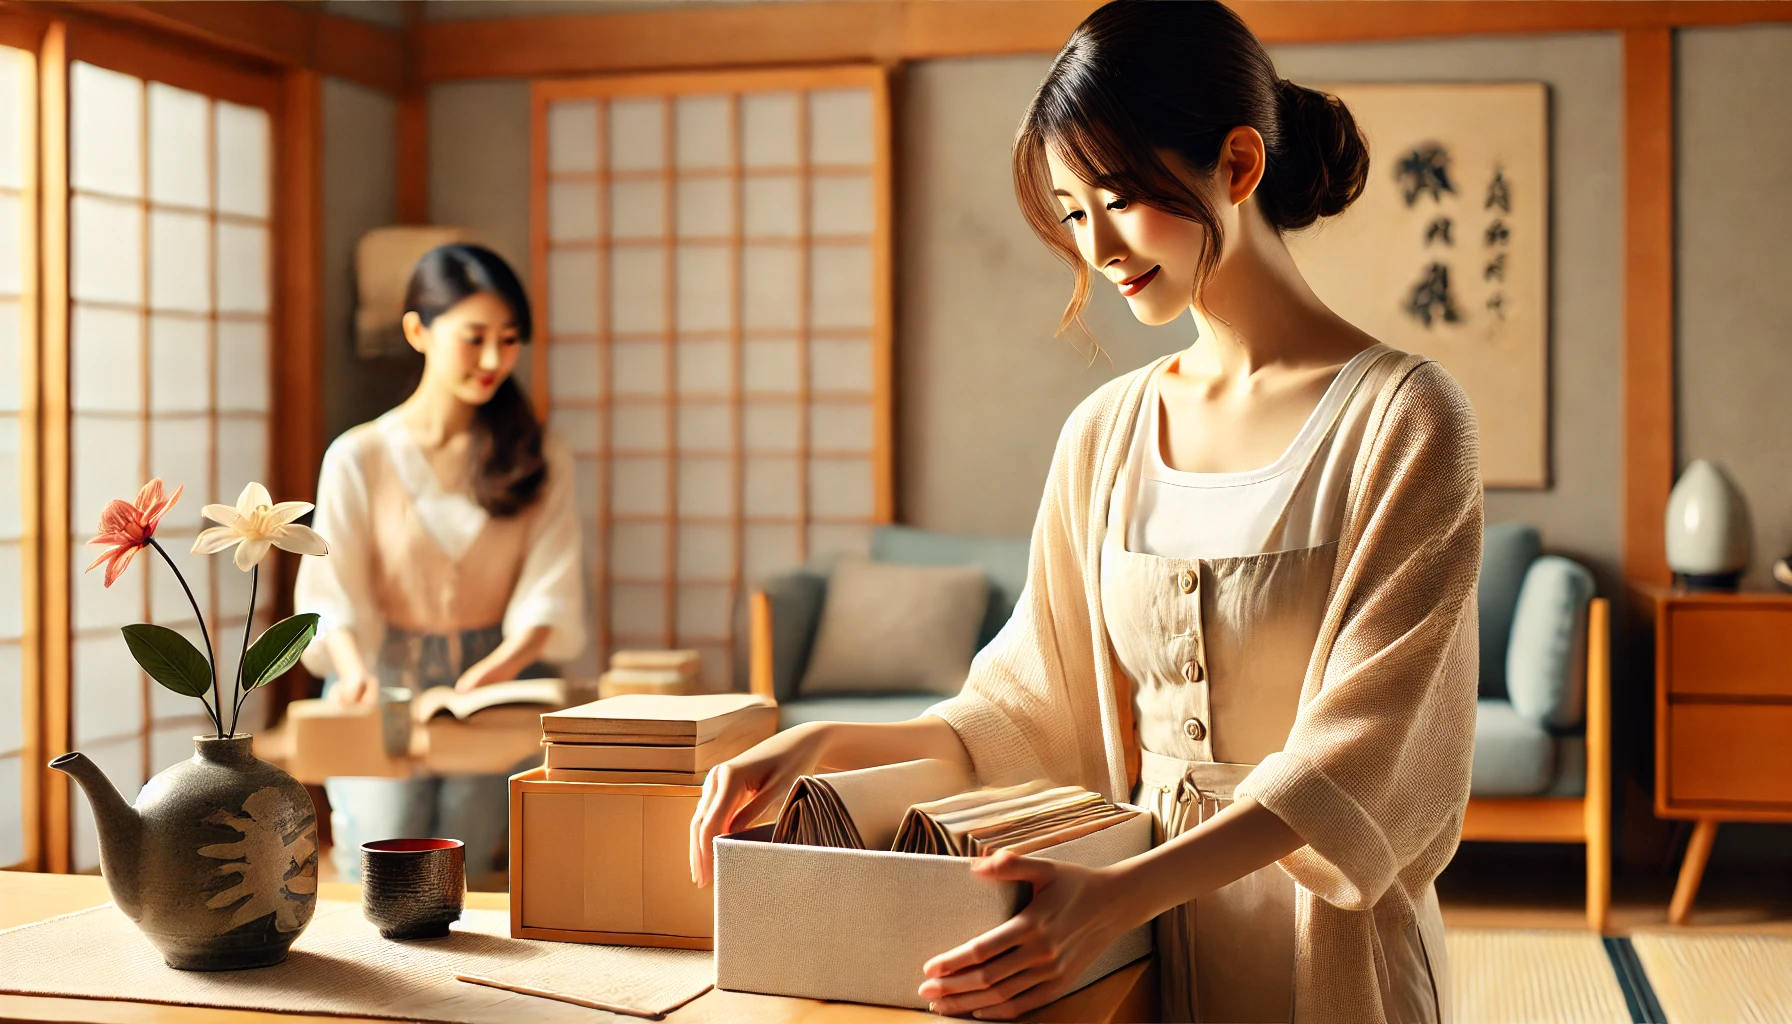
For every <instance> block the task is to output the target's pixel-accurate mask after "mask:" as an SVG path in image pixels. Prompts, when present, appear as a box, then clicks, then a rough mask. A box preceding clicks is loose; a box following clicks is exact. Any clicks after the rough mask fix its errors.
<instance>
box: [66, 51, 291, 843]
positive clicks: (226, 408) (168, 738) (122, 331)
mask: <svg viewBox="0 0 1792 1024" xmlns="http://www.w3.org/2000/svg"><path fill="white" fill-rule="evenodd" d="M270 136H271V124H270V116H269V112H268V110H266V109H262V108H260V107H255V106H244V105H241V104H237V103H231V102H225V101H223V100H219V99H215V98H213V97H211V96H208V95H205V94H203V93H200V92H195V91H191V90H187V89H178V88H174V87H172V86H169V85H166V84H163V83H161V82H154V81H145V80H143V79H140V78H137V77H134V76H131V75H127V74H123V73H120V72H117V71H112V70H107V69H105V68H101V67H96V66H94V65H91V64H85V63H80V62H76V63H74V64H72V65H71V67H70V71H69V146H70V152H69V184H70V210H69V218H70V220H69V223H70V237H69V274H70V296H71V300H72V301H71V308H70V313H69V316H70V327H69V350H70V354H69V362H70V368H69V373H70V395H69V399H70V402H69V405H70V409H71V410H72V416H71V423H70V479H71V481H72V486H71V490H72V494H71V496H70V505H69V508H70V515H71V519H72V521H71V523H70V528H71V529H72V530H73V532H74V537H75V539H76V541H77V542H85V541H86V540H87V539H88V538H90V537H92V536H93V532H94V528H95V526H96V525H97V524H98V521H99V514H100V510H101V509H102V508H103V507H104V506H105V504H106V502H107V501H108V500H109V499H111V498H125V499H127V500H129V499H130V498H132V497H134V496H135V493H136V488H137V487H138V486H139V485H140V484H142V483H143V482H144V481H146V480H148V479H149V478H151V477H156V476H159V477H162V478H163V479H164V480H165V481H167V483H168V485H169V486H170V487H173V486H174V485H175V484H184V485H185V486H186V492H185V494H184V496H183V497H182V498H181V500H180V503H179V504H178V505H177V506H176V507H175V509H174V511H173V512H172V513H170V514H169V516H168V518H167V519H165V520H164V521H163V524H162V527H161V529H160V530H159V531H158V536H159V538H160V539H162V540H163V543H164V545H165V546H166V547H167V548H168V550H169V553H170V554H172V555H174V557H175V559H176V561H177V563H178V564H180V566H181V570H182V572H183V573H185V574H186V575H187V579H188V582H189V583H190V584H192V587H193V590H194V594H195V596H196V597H197V599H198V601H199V604H200V607H201V609H202V610H203V611H205V613H206V617H207V620H208V622H209V623H210V624H211V628H212V630H213V635H212V641H213V644H214V646H215V647H216V649H217V656H218V671H219V674H220V676H221V677H222V678H224V679H226V680H228V679H230V678H231V677H232V675H233V673H234V671H235V665H236V658H237V652H238V651H240V649H241V646H242V629H243V624H244V616H245V612H246V610H247V608H248V604H249V577H248V574H246V573H242V572H239V571H238V570H237V569H236V568H235V566H233V565H232V564H231V562H230V560H229V558H228V557H227V556H223V557H211V558H201V557H197V556H192V555H188V554H187V549H188V548H189V547H191V545H192V538H193V537H194V536H195V534H197V532H198V531H199V529H200V527H201V521H200V514H199V513H200V509H201V508H202V507H203V506H205V505H206V504H207V503H210V502H222V503H225V504H234V503H235V501H236V496H237V493H238V492H239V491H240V490H241V489H242V487H243V485H244V484H245V483H247V482H248V481H250V480H260V481H263V482H266V481H267V479H268V441H269V438H268V432H269V417H268V407H269V390H270V388H269V380H270V377H269V340H268V339H269V305H270V302H269V291H270V284H271V274H270V269H269V267H270V259H271V252H270V220H271V216H270V191H271V187H270V182H271V173H270V172H271V167H270V146H271V137H270ZM90 550H91V549H86V548H77V549H76V550H75V557H74V558H73V559H71V564H70V565H69V566H68V567H67V570H66V571H68V572H70V573H72V574H73V575H74V579H73V581H72V583H71V592H72V594H73V602H72V604H73V607H72V627H73V629H72V632H73V636H72V643H73V659H72V662H73V672H72V690H73V693H72V695H71V704H72V709H73V711H72V716H73V722H72V725H73V738H74V749H76V750H80V751H82V752H84V753H86V754H87V755H88V756H89V757H91V758H93V759H94V760H95V761H96V762H98V763H99V765H100V767H101V768H103V769H104V770H105V771H106V774H107V775H108V776H110V777H111V779H112V781H113V782H114V783H115V784H117V786H118V788H119V790H120V791H121V792H123V793H125V794H126V795H127V796H129V795H132V794H134V793H135V792H136V789H137V787H138V786H140V785H142V783H143V782H145V781H146V780H147V779H148V778H149V777H150V776H152V775H154V774H155V773H156V772H158V771H160V770H161V769H162V768H164V767H166V766H168V765H170V764H172V763H174V762H176V761H179V760H181V759H183V758H186V757H190V756H192V743H191V737H192V736H193V735H194V734H195V733H199V732H202V731H204V730H205V728H206V727H207V720H206V718H205V717H204V715H203V713H202V712H201V711H200V709H199V706H198V704H197V703H196V702H195V701H193V700H192V699H191V698H186V697H180V696H178V695H176V694H174V693H171V692H169V691H168V690H166V689H164V688H163V687H161V686H159V685H156V684H155V683H154V682H153V681H151V680H150V679H149V677H148V676H146V675H145V674H143V673H142V672H141V671H140V670H139V669H138V668H137V666H136V664H135V663H134V662H133V661H132V660H131V656H130V653H129V651H128V650H127V649H126V648H125V644H124V641H123V639H122V638H121V637H120V636H119V633H118V627H120V626H123V625H126V624H128V623H132V622H140V621H146V620H147V621H154V622H160V623H163V624H166V625H169V626H172V627H174V628H177V629H180V630H182V631H183V632H185V633H186V634H187V635H188V636H189V637H190V638H191V639H192V640H193V642H194V644H195V645H196V646H201V649H203V646H202V644H201V641H200V634H199V628H198V624H197V623H196V622H195V621H194V618H193V612H192V609H191V607H190V606H189V605H188V603H187V601H186V598H185V596H184V595H183V594H182V592H181V588H180V584H179V582H178V581H177V580H176V579H175V578H174V575H173V573H171V572H169V571H168V570H167V567H166V565H165V564H163V563H162V562H161V560H160V558H159V556H156V555H155V554H154V552H151V551H145V552H143V553H141V554H139V555H138V556H137V560H136V562H135V563H134V564H133V565H132V567H131V569H130V571H129V572H127V573H126V574H125V576H124V577H122V578H121V579H120V580H119V581H118V582H117V583H116V584H114V585H113V586H112V588H111V589H109V590H108V589H106V588H104V587H102V586H101V581H100V579H99V573H98V572H97V571H96V572H94V573H93V574H90V575H83V574H82V570H83V569H85V568H86V565H87V563H88V562H89V561H91V557H90V554H89V552H90ZM264 582H267V581H265V580H264ZM266 589H267V588H265V587H264V592H265V590H266ZM269 596H270V597H271V596H272V595H269ZM271 604H272V602H271V601H263V602H262V607H263V608H264V609H267V608H271ZM226 692H228V686H226ZM258 714H259V708H246V709H245V711H244V715H245V721H247V722H248V723H249V728H251V729H253V728H255V727H257V726H258V725H259V718H258V717H257V715H258ZM72 805H73V806H72V811H73V816H74V822H75V825H74V867H75V869H76V870H83V869H86V868H91V867H93V866H94V865H95V864H96V863H97V861H98V855H97V850H96V848H95V845H94V830H93V827H92V824H91V820H92V819H91V812H90V811H89V809H88V804H87V800H86V798H85V797H82V796H80V795H79V794H74V795H73V797H72Z"/></svg>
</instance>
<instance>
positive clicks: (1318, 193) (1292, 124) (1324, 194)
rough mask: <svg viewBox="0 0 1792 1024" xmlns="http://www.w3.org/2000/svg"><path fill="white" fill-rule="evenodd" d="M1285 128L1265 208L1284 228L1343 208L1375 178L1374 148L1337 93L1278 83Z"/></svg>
mask: <svg viewBox="0 0 1792 1024" xmlns="http://www.w3.org/2000/svg"><path fill="white" fill-rule="evenodd" d="M1276 108H1277V112H1278V114H1279V115H1280V116H1279V118H1278V120H1279V121H1280V122H1281V123H1280V129H1281V130H1280V131H1279V132H1278V133H1277V134H1278V138H1277V140H1276V144H1275V145H1274V146H1273V147H1271V149H1270V153H1269V157H1268V164H1269V166H1268V168H1267V169H1266V171H1265V174H1264V182H1263V190H1264V192H1265V193H1266V194H1265V195H1264V203H1263V212H1264V215H1265V216H1266V217H1267V218H1268V220H1269V222H1270V223H1271V224H1272V225H1274V226H1275V227H1277V228H1280V229H1282V230H1284V231H1288V230H1294V229H1297V228H1304V227H1306V226H1307V225H1309V224H1311V223H1313V222H1314V221H1316V220H1318V219H1319V218H1321V217H1330V216H1333V215H1334V214H1339V213H1343V212H1344V209H1345V207H1348V206H1349V205H1350V204H1351V203H1353V202H1355V201H1356V197H1357V196H1360V195H1362V194H1363V186H1364V185H1365V184H1367V182H1368V180H1369V147H1368V145H1366V144H1365V143H1364V142H1363V135H1362V132H1360V131H1358V130H1357V126H1356V118H1354V117H1351V116H1350V110H1349V108H1347V107H1345V106H1344V102H1343V101H1342V100H1340V99H1338V97H1336V96H1332V95H1329V94H1327V93H1323V92H1320V91H1318V90H1317V89H1308V88H1306V87H1304V86H1300V85H1296V84H1294V83H1293V82H1290V81H1289V80H1288V79H1286V78H1284V79H1281V80H1279V81H1278V82H1277V83H1276Z"/></svg>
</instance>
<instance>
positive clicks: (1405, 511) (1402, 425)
mask: <svg viewBox="0 0 1792 1024" xmlns="http://www.w3.org/2000/svg"><path fill="white" fill-rule="evenodd" d="M1165 358H1166V359H1167V358H1168V357H1165ZM1164 361H1165V360H1164V359H1160V360H1156V361H1154V362H1153V363H1152V364H1150V365H1148V366H1145V367H1143V368H1141V369H1138V370H1134V371H1132V372H1131V373H1128V374H1125V375H1124V376H1121V377H1119V378H1117V379H1115V380H1113V381H1110V382H1109V383H1108V384H1106V385H1104V386H1103V387H1102V388H1100V389H1099V390H1098V391H1096V392H1095V393H1094V394H1093V395H1091V396H1089V397H1088V398H1087V399H1085V400H1084V401H1083V403H1082V404H1081V405H1080V406H1079V407H1078V408H1077V410H1076V411H1075V412H1074V413H1072V414H1071V416H1070V419H1069V420H1068V421H1067V422H1066V423H1065V425H1064V429H1063V432H1062V433H1061V434H1060V435H1059V438H1058V444H1057V450H1056V453H1055V454H1054V456H1053V458H1052V466H1051V472H1050V474H1049V476H1048V478H1047V480H1046V486H1045V495H1044V498H1043V500H1042V501H1041V502H1040V506H1039V514H1038V518H1037V520H1036V521H1035V523H1034V526H1033V535H1032V544H1031V551H1030V554H1029V562H1028V568H1027V583H1026V587H1025V589H1024V591H1023V593H1022V594H1021V597H1020V599H1019V601H1018V603H1017V604H1016V605H1015V609H1014V614H1013V617H1012V618H1010V619H1009V621H1008V623H1007V625H1006V626H1005V627H1004V628H1003V629H1002V631H1001V633H1000V634H999V635H997V637H996V638H995V639H994V640H992V641H991V642H990V644H989V646H988V647H986V648H985V649H984V650H983V651H982V652H981V653H979V654H978V655H977V658H976V659H975V661H974V662H973V663H972V665H971V671H970V677H969V679H968V680H967V681H966V683H965V686H964V690H963V692H962V693H961V694H960V695H958V696H957V697H953V698H951V699H949V700H946V701H943V702H941V703H940V704H937V705H935V706H934V707H933V708H930V709H929V713H931V714H934V715H937V716H939V717H941V718H943V719H945V720H946V721H947V722H948V723H950V724H951V725H952V727H953V728H954V729H955V730H956V731H957V733H958V736H959V738H960V739H961V740H962V741H963V742H964V746H965V749H966V750H967V751H968V752H969V753H970V755H971V759H972V762H973V763H974V764H975V766H976V770H977V774H978V776H979V777H980V778H981V779H982V780H983V781H984V782H986V783H991V784H999V783H1005V782H1012V781H1017V780H1022V779H1027V778H1039V777H1045V778H1050V779H1052V780H1054V781H1057V782H1061V783H1075V784H1079V785H1083V786H1086V787H1088V788H1090V789H1095V790H1099V791H1100V792H1102V793H1104V794H1106V795H1107V796H1109V797H1110V798H1112V797H1115V796H1119V797H1120V798H1122V799H1124V798H1125V795H1126V794H1128V793H1130V792H1131V785H1130V782H1131V779H1130V778H1129V774H1130V772H1129V766H1132V765H1136V760H1137V748H1136V740H1135V738H1134V736H1133V735H1132V729H1131V717H1132V715H1131V696H1130V692H1129V687H1130V683H1129V682H1128V680H1127V678H1126V676H1125V674H1124V673H1122V672H1120V671H1119V670H1118V669H1117V667H1116V663H1115V661H1114V657H1113V654H1112V650H1111V646H1110V643H1109V639H1108V637H1109V634H1110V632H1111V631H1118V630H1123V629H1131V628H1135V627H1134V624H1133V623H1130V622H1120V621H1113V622H1110V621H1108V620H1107V619H1105V618H1104V617H1103V615H1102V607H1101V573H1100V553H1101V549H1102V540H1103V536H1104V534H1105V532H1106V525H1107V514H1108V502H1109V497H1110V495H1111V493H1112V490H1113V484H1114V480H1115V477H1116V475H1117V474H1118V472H1119V470H1120V464H1121V461H1122V460H1123V459H1124V457H1125V452H1126V442H1127V440H1128V437H1129V436H1130V433H1131V429H1132V422H1133V418H1134V417H1135V416H1136V415H1137V413H1138V408H1139V405H1140V398H1141V395H1142V394H1143V391H1144V384H1145V381H1146V378H1147V375H1148V374H1150V373H1152V372H1153V371H1155V370H1156V369H1157V368H1158V367H1159V366H1161V365H1162V364H1163V362H1164ZM1364 386H1365V387H1372V388H1374V389H1375V391H1374V392H1373V393H1374V394H1375V396H1376V397H1375V400H1374V405H1373V407H1372V409H1371V412H1370V419H1369V422H1368V426H1367V430H1366V432H1365V434H1364V437H1363V442H1362V447H1361V449H1360V450H1359V452H1358V454H1357V458H1356V462H1355V465H1354V469H1353V471H1352V477H1351V482H1350V489H1349V494H1348V497H1347V499H1346V503H1345V511H1344V525H1343V529H1342V534H1341V537H1340V539H1339V548H1338V553H1337V560H1336V568H1335V570H1334V572H1333V576H1332V582H1331V596H1330V599H1329V602H1328V606H1327V609H1326V613H1325V618H1324V622H1323V624H1322V625H1321V627H1320V632H1319V637H1318V640H1317V642H1316V644H1315V646H1314V649H1313V656H1312V660H1311V662H1310V663H1309V665H1308V669H1307V674H1306V678H1305V680H1304V682H1303V685H1302V689H1301V699H1300V710H1299V712H1298V714H1297V716H1296V718H1295V722H1294V726H1293V729H1292V731H1291V732H1290V733H1289V736H1288V743H1287V745H1286V746H1285V747H1284V748H1283V750H1282V751H1281V752H1279V753H1276V754H1272V755H1270V756H1269V757H1268V758H1266V759H1265V760H1264V761H1263V763H1262V764H1260V765H1259V766H1258V767H1257V768H1256V770H1255V771H1253V772H1252V773H1251V774H1250V776H1249V777H1248V778H1247V779H1245V781H1244V782H1243V783H1242V784H1241V785H1239V786H1238V787H1237V792H1238V794H1239V795H1240V796H1244V795H1249V796H1252V797H1255V798H1256V799H1257V801H1258V802H1260V803H1262V804H1263V805H1264V806H1265V807H1267V808H1269V809H1270V810H1271V811H1272V812H1274V813H1275V814H1276V816H1277V817H1279V818H1281V819H1282V820H1283V821H1285V822H1287V823H1288V825H1289V826H1290V827H1291V828H1293V829H1294V831H1295V832H1296V833H1298V834H1299V835H1300V836H1301V838H1303V839H1305V840H1306V841H1307V845H1306V846H1304V847H1302V848H1300V849H1299V850H1296V851H1295V852H1294V853H1292V854H1289V855H1288V856H1287V857H1284V858H1283V859H1282V860H1281V861H1280V862H1279V863H1280V865H1281V867H1282V869H1283V870H1284V871H1286V872H1288V874H1289V875H1291V876H1292V877H1293V878H1294V880H1295V881H1296V882H1297V883H1298V885H1299V888H1298V894H1297V904H1296V911H1297V929H1298V934H1299V936H1300V943H1299V953H1298V955H1297V957H1296V961H1295V980H1294V991H1295V999H1294V1005H1295V1008H1296V1017H1297V1019H1298V1020H1300V1021H1315V1020H1328V1021H1329V1020H1378V1019H1381V1018H1382V1017H1383V1016H1384V1014H1383V1011H1382V1004H1381V992H1382V986H1383V982H1382V980H1381V979H1383V978H1385V977H1386V965H1385V961H1384V960H1383V958H1382V953H1381V948H1382V945H1381V938H1380V936H1382V935H1387V936H1389V937H1390V938H1392V937H1393V936H1396V935H1398V933H1399V930H1400V929H1402V928H1404V927H1405V926H1406V925H1407V924H1409V923H1410V922H1412V921H1413V918H1414V907H1415V903H1416V901H1417V900H1419V899H1420V898H1421V897H1422V896H1423V895H1424V893H1425V889H1426V887H1427V886H1428V885H1430V884H1431V882H1432V880H1433V879H1435V878H1436V877H1437V874H1438V872H1440V871H1442V870H1443V868H1444V865H1445V864H1447V863H1448V862H1449V860H1450V857H1451V855H1452V854H1453V853H1454V852H1455V849H1456V844H1457V842H1458V840H1459V839H1460V837H1461V834H1462V814H1463V808H1464V807H1465V805H1466V804H1467V802H1468V786H1469V766H1470V760H1471V755H1472V752H1473V743H1474V731H1475V689H1476V675H1477V653H1476V652H1477V635H1476V629H1477V624H1476V614H1475V585H1476V579H1477V575H1478V573H1479V571H1480V564H1481V524H1482V511H1481V481H1480V467H1479V435H1478V433H1477V430H1476V426H1475V419H1474V413H1473V411H1472V410H1471V409H1470V407H1469V403H1468V399H1467V397H1466V396H1465V395H1464V394H1463V393H1462V389H1461V388H1460V387H1458V386H1457V384H1456V382H1455V381H1454V380H1453V379H1451V377H1450V376H1449V375H1448V374H1447V373H1445V372H1444V370H1443V368H1442V367H1440V366H1439V365H1438V364H1437V363H1435V362H1432V361H1430V360H1427V359H1423V358H1421V357H1418V356H1410V355H1399V356H1390V357H1387V358H1384V359H1383V360H1381V361H1380V362H1378V363H1377V364H1376V366H1375V368H1374V369H1373V370H1372V371H1371V375H1370V379H1369V380H1368V381H1366V382H1365V385H1364ZM1147 639H1148V638H1147ZM1441 995H1443V994H1442V993H1440V996H1441Z"/></svg>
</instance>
